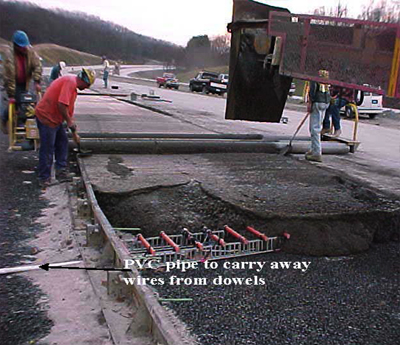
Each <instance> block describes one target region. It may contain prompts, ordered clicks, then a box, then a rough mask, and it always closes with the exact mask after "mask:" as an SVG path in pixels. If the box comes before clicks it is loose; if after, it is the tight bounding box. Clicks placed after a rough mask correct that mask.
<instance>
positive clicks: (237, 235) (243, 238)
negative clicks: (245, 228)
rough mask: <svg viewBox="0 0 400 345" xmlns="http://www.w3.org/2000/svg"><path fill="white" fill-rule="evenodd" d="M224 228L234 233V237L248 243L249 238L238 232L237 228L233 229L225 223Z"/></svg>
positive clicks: (229, 232) (231, 233)
mask: <svg viewBox="0 0 400 345" xmlns="http://www.w3.org/2000/svg"><path fill="white" fill-rule="evenodd" d="M224 230H225V231H226V232H227V233H228V234H230V235H232V236H233V237H235V238H237V239H238V240H239V241H240V242H242V243H243V244H248V243H249V241H248V240H247V238H246V237H244V236H242V235H240V234H238V233H237V232H236V231H235V230H233V229H231V228H230V227H229V226H228V225H225V227H224Z"/></svg>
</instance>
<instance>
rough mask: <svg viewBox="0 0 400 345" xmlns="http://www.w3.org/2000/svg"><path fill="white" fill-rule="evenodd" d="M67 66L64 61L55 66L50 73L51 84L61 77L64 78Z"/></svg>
mask: <svg viewBox="0 0 400 345" xmlns="http://www.w3.org/2000/svg"><path fill="white" fill-rule="evenodd" d="M66 66H67V64H66V63H65V62H64V61H60V62H59V63H58V64H57V65H55V66H54V67H53V68H52V69H51V73H50V83H51V82H53V81H54V80H56V79H57V78H59V77H62V75H63V70H64V68H65V67H66Z"/></svg>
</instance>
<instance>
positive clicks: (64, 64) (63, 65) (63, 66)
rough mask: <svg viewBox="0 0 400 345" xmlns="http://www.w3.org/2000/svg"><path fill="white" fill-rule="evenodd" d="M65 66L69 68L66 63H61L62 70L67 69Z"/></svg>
mask: <svg viewBox="0 0 400 345" xmlns="http://www.w3.org/2000/svg"><path fill="white" fill-rule="evenodd" d="M65 66H67V64H66V63H65V62H64V61H60V67H61V69H63V68H65Z"/></svg>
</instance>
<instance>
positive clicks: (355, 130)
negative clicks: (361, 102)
mask: <svg viewBox="0 0 400 345" xmlns="http://www.w3.org/2000/svg"><path fill="white" fill-rule="evenodd" d="M350 106H351V108H352V110H353V112H354V128H353V141H357V130H358V109H357V106H356V105H355V104H354V103H350Z"/></svg>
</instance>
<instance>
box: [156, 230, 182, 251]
mask: <svg viewBox="0 0 400 345" xmlns="http://www.w3.org/2000/svg"><path fill="white" fill-rule="evenodd" d="M160 236H161V238H162V239H163V240H164V241H165V242H166V243H168V244H169V245H170V246H171V247H172V248H174V250H175V252H177V253H179V252H180V249H179V246H178V245H177V244H176V243H175V242H174V241H172V240H171V238H170V237H169V236H168V235H167V234H166V233H165V232H164V231H161V232H160Z"/></svg>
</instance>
